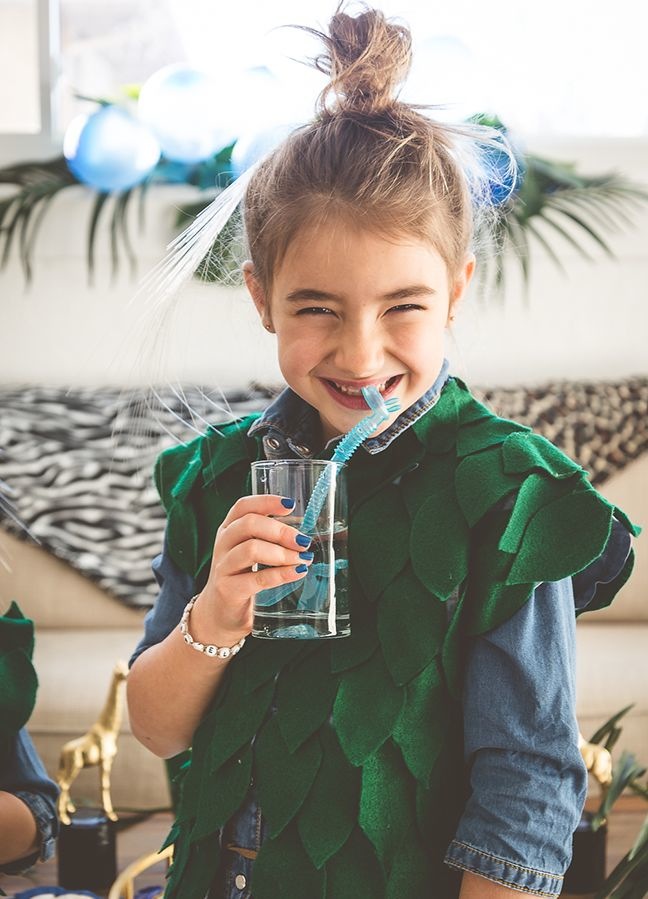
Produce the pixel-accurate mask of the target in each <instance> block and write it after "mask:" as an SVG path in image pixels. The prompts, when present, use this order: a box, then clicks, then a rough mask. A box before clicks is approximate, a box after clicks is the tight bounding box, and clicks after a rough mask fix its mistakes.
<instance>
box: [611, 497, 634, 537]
mask: <svg viewBox="0 0 648 899" xmlns="http://www.w3.org/2000/svg"><path fill="white" fill-rule="evenodd" d="M601 499H605V497H601ZM614 517H615V518H618V519H619V521H621V522H622V523H623V524H624V525H625V526H626V530H628V531H630V533H631V534H633V535H634V536H635V537H638V536H639V535H640V534H641V530H642V529H641V528H640V527H639V525H637V524H633V523H632V522H631V521H630V519H629V518H628V516H627V515H626V514H625V512H624V511H623V510H622V509H619V507H618V506H614Z"/></svg>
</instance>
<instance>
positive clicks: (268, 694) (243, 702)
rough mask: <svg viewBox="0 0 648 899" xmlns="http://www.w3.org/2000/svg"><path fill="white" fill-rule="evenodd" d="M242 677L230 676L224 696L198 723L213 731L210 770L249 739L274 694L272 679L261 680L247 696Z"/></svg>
mask: <svg viewBox="0 0 648 899" xmlns="http://www.w3.org/2000/svg"><path fill="white" fill-rule="evenodd" d="M234 673H235V672H233V674H234ZM241 681H242V679H241V678H237V677H233V678H232V681H231V683H230V686H229V690H228V692H227V695H226V696H225V699H224V700H223V702H222V703H221V704H220V705H219V706H218V708H217V709H216V710H215V712H214V713H213V715H211V716H210V718H209V719H206V720H205V721H204V723H203V725H201V727H203V726H204V727H205V729H206V730H207V731H208V732H209V733H212V732H213V735H214V737H213V741H212V743H211V747H210V754H209V770H210V771H211V772H214V771H216V769H217V768H220V766H221V765H222V764H223V762H225V761H226V760H227V759H228V758H229V757H230V756H231V755H233V753H235V752H236V751H237V750H239V749H240V748H241V746H244V745H245V744H246V743H247V742H248V741H249V740H251V739H252V737H253V736H254V735H255V733H256V732H257V731H258V729H259V727H260V725H261V722H262V721H263V719H264V718H265V716H266V713H267V712H268V709H269V707H270V703H271V701H272V697H273V695H274V688H275V685H274V681H270V682H269V683H266V684H263V686H261V687H259V689H258V690H256V691H255V692H254V693H251V694H250V695H248V696H245V695H244V692H243V684H242V682H241Z"/></svg>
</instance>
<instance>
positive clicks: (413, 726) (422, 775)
mask: <svg viewBox="0 0 648 899" xmlns="http://www.w3.org/2000/svg"><path fill="white" fill-rule="evenodd" d="M444 704H445V701H444V691H443V685H442V682H441V673H440V671H439V667H438V664H437V661H436V659H435V660H434V661H432V662H431V663H430V664H429V665H428V666H427V668H424V669H423V671H421V673H420V674H419V675H418V676H417V677H415V678H414V680H413V681H412V682H411V683H409V684H408V685H407V690H406V698H405V704H404V705H403V709H402V711H401V714H400V717H399V719H398V721H397V722H396V726H395V728H394V733H393V739H394V742H395V743H396V744H397V745H398V746H399V747H400V750H401V752H402V754H403V758H404V759H405V762H406V764H407V767H408V768H409V769H410V771H411V772H412V774H413V775H414V777H415V778H416V779H417V780H421V781H423V782H424V783H428V781H429V778H430V773H431V772H432V768H433V767H434V764H435V762H436V760H437V757H438V755H439V752H440V751H441V745H442V743H443V739H444V728H443V722H444Z"/></svg>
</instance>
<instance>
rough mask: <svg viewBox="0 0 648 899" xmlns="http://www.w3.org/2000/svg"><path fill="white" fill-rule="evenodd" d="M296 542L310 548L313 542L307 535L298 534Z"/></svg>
mask: <svg viewBox="0 0 648 899" xmlns="http://www.w3.org/2000/svg"><path fill="white" fill-rule="evenodd" d="M295 540H296V541H297V543H298V544H299V545H300V546H310V545H311V542H312V540H311V538H310V537H307V536H306V534H297V536H296V537H295Z"/></svg>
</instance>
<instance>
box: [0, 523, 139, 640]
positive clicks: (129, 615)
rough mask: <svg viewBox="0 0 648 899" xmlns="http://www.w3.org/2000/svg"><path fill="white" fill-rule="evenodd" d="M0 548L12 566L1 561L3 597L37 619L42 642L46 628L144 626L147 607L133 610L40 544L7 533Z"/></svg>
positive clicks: (0, 596) (2, 535)
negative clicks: (7, 567)
mask: <svg viewBox="0 0 648 899" xmlns="http://www.w3.org/2000/svg"><path fill="white" fill-rule="evenodd" d="M0 551H1V552H2V555H3V557H4V558H5V559H6V561H7V564H8V566H9V568H10V570H9V571H7V570H6V569H5V568H4V567H3V566H2V565H0V599H1V600H2V602H3V603H4V605H5V606H8V605H9V602H10V601H11V600H12V599H15V600H16V602H17V603H18V605H19V606H20V608H21V610H22V611H23V613H24V614H25V615H27V616H29V617H30V618H33V619H34V622H35V624H36V641H37V642H38V640H39V638H40V635H41V633H42V631H43V628H63V629H66V630H67V629H69V628H93V629H95V628H97V627H100V628H104V627H112V628H135V629H140V630H141V629H142V628H143V626H144V625H143V621H144V615H145V612H146V610H145V609H133V608H128V607H127V606H125V605H124V604H123V603H121V602H118V601H117V600H116V599H114V598H113V597H111V596H109V595H108V594H107V593H105V592H104V591H103V590H102V589H101V587H99V586H97V584H94V583H93V582H92V581H91V580H89V579H88V578H85V577H83V575H82V574H80V573H79V572H78V571H75V569H74V568H72V567H71V566H70V565H68V564H67V563H66V562H62V561H61V560H60V559H57V558H56V556H53V555H52V554H51V553H49V552H46V551H45V550H44V549H41V548H40V547H39V546H36V545H34V544H32V543H27V542H25V541H23V540H19V539H18V538H17V537H15V536H13V534H9V533H7V532H6V531H3V532H2V533H0ZM151 580H153V575H152V574H151Z"/></svg>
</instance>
